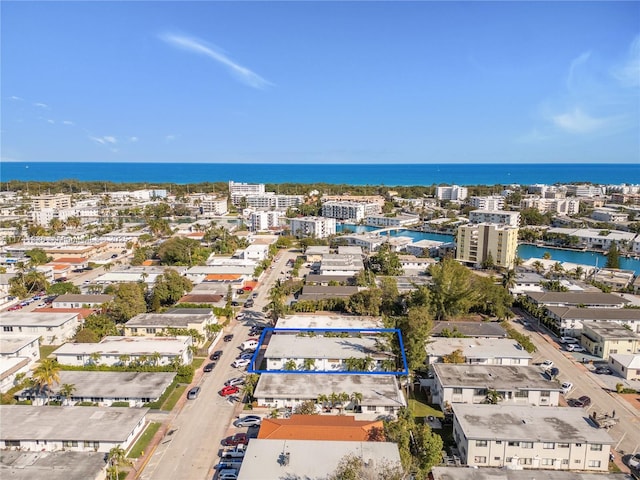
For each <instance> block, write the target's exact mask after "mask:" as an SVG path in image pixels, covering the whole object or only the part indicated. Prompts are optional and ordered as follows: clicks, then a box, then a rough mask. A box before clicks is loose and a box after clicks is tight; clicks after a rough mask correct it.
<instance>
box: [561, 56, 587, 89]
mask: <svg viewBox="0 0 640 480" xmlns="http://www.w3.org/2000/svg"><path fill="white" fill-rule="evenodd" d="M590 56H591V52H584V53H582V54H580V55H578V56H577V57H576V58H574V59H573V60H572V61H571V65H569V73H568V75H567V88H568V89H569V90H571V89H572V87H573V83H574V81H575V75H576V70H578V69H579V68H580V66H581V65H584V64H585V63H586V62H587V60H589V57H590Z"/></svg>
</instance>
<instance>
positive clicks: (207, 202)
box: [200, 195, 229, 217]
mask: <svg viewBox="0 0 640 480" xmlns="http://www.w3.org/2000/svg"><path fill="white" fill-rule="evenodd" d="M227 200H228V199H227V197H215V196H211V195H207V196H204V197H203V198H202V199H200V213H201V214H202V215H204V216H205V217H208V216H216V217H219V216H222V215H226V214H227V212H228V211H229V208H228V203H227Z"/></svg>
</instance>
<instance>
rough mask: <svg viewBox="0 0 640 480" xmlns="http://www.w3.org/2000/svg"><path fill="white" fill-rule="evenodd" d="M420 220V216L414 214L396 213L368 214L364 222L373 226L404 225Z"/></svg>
mask: <svg viewBox="0 0 640 480" xmlns="http://www.w3.org/2000/svg"><path fill="white" fill-rule="evenodd" d="M419 221H420V217H418V216H415V215H397V216H395V217H387V216H386V215H369V216H368V217H367V218H365V220H364V223H366V224H367V225H370V226H373V227H382V228H384V227H406V226H408V225H413V224H416V223H418V222H419Z"/></svg>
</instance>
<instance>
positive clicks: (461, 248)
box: [456, 223, 518, 269]
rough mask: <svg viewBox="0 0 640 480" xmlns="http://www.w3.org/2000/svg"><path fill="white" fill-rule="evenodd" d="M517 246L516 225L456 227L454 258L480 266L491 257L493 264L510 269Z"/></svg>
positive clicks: (489, 224)
mask: <svg viewBox="0 0 640 480" xmlns="http://www.w3.org/2000/svg"><path fill="white" fill-rule="evenodd" d="M517 248H518V227H512V226H499V225H495V224H491V223H479V224H471V225H462V226H460V227H458V237H457V248H456V260H458V261H460V262H464V263H470V264H473V265H474V266H476V267H480V266H482V264H483V263H484V262H486V261H487V260H489V259H493V265H495V266H498V267H502V268H506V269H510V268H513V267H514V265H515V260H516V255H517Z"/></svg>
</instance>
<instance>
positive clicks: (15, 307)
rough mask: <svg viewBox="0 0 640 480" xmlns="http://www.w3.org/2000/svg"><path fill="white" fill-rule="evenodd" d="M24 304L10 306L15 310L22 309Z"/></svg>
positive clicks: (10, 309)
mask: <svg viewBox="0 0 640 480" xmlns="http://www.w3.org/2000/svg"><path fill="white" fill-rule="evenodd" d="M21 309H22V305H14V306H13V307H9V311H10V312H12V311H14V310H21Z"/></svg>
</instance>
